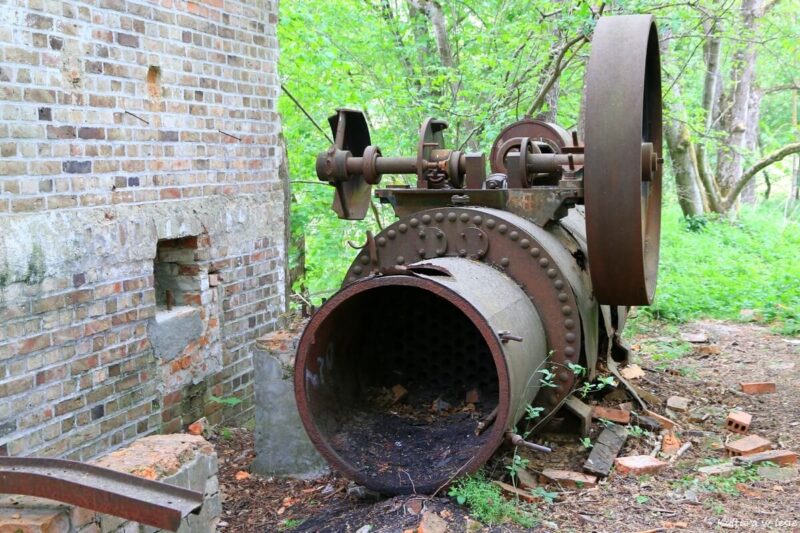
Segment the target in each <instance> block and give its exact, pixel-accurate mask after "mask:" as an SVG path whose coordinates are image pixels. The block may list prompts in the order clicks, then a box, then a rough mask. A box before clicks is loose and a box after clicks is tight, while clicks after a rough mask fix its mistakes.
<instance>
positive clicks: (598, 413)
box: [592, 405, 631, 424]
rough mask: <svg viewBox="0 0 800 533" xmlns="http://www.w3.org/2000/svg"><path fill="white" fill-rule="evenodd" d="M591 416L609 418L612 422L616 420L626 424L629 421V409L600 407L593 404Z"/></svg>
mask: <svg viewBox="0 0 800 533" xmlns="http://www.w3.org/2000/svg"><path fill="white" fill-rule="evenodd" d="M592 417H593V418H603V419H605V420H611V421H612V422H617V423H618V424H628V423H630V421H631V413H630V411H623V410H621V409H610V408H608V407H601V406H599V405H595V406H594V408H593V409H592Z"/></svg>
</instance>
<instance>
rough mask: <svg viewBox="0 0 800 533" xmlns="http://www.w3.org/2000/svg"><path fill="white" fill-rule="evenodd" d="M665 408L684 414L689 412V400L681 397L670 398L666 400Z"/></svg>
mask: <svg viewBox="0 0 800 533" xmlns="http://www.w3.org/2000/svg"><path fill="white" fill-rule="evenodd" d="M667 408H669V409H672V410H673V411H678V412H680V413H685V412H686V411H688V410H689V399H688V398H684V397H683V396H670V397H669V398H667Z"/></svg>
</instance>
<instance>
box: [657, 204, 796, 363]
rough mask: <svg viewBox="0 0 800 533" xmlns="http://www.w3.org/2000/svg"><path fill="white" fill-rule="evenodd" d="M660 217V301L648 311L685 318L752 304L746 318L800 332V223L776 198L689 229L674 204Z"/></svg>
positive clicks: (735, 312)
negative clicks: (781, 212) (779, 208)
mask: <svg viewBox="0 0 800 533" xmlns="http://www.w3.org/2000/svg"><path fill="white" fill-rule="evenodd" d="M662 224H663V226H662V245H661V263H660V267H659V282H658V289H657V292H656V300H655V303H654V304H653V305H652V306H651V307H649V308H644V309H643V312H644V313H646V314H647V315H649V316H652V317H655V318H661V319H668V320H673V321H678V322H683V321H686V320H690V319H695V318H699V317H711V318H719V319H727V320H738V319H740V317H742V316H743V314H742V311H743V310H749V311H750V313H747V312H746V314H745V315H744V316H745V317H747V318H749V317H750V316H752V318H753V319H755V320H758V321H761V322H765V323H774V324H775V325H776V327H777V328H778V329H779V330H781V332H783V333H785V334H794V335H796V334H799V333H800V261H798V260H797V257H798V255H797V254H798V250H800V222H798V221H797V220H791V219H790V220H786V221H784V220H782V217H780V216H778V215H777V214H776V206H775V205H772V204H762V205H761V206H759V207H757V208H750V207H743V208H742V209H741V211H740V213H739V219H738V220H737V221H736V222H735V223H733V222H730V221H728V220H726V219H719V218H717V219H709V222H708V224H707V225H706V226H705V228H704V229H702V230H700V231H692V230H689V229H687V226H686V223H685V222H684V221H683V219H682V217H681V216H680V212H679V211H678V209H677V208H676V207H674V206H672V207H670V208H668V209H666V210H665V212H664V217H663V222H662ZM676 348H679V349H680V350H683V349H682V348H681V347H680V346H676ZM672 355H674V352H671V351H669V350H668V351H667V352H665V357H667V358H669V357H671V356H672Z"/></svg>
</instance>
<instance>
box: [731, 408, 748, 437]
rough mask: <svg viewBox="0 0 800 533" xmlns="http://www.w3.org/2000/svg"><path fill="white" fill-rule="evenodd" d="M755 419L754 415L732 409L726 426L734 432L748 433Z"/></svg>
mask: <svg viewBox="0 0 800 533" xmlns="http://www.w3.org/2000/svg"><path fill="white" fill-rule="evenodd" d="M752 421H753V415H751V414H750V413H745V412H743V411H731V412H730V413H728V418H727V420H726V421H725V427H726V428H727V429H728V430H729V431H733V432H734V433H747V430H748V429H750V423H751V422H752Z"/></svg>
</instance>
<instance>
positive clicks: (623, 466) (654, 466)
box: [614, 455, 669, 476]
mask: <svg viewBox="0 0 800 533" xmlns="http://www.w3.org/2000/svg"><path fill="white" fill-rule="evenodd" d="M614 464H615V465H616V467H617V472H619V473H620V474H633V475H635V476H641V475H644V474H657V473H658V472H661V471H662V470H663V469H664V468H666V467H667V465H668V464H669V463H665V462H664V461H661V460H660V459H656V458H655V457H651V456H649V455H630V456H628V457H617V458H616V459H614Z"/></svg>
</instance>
